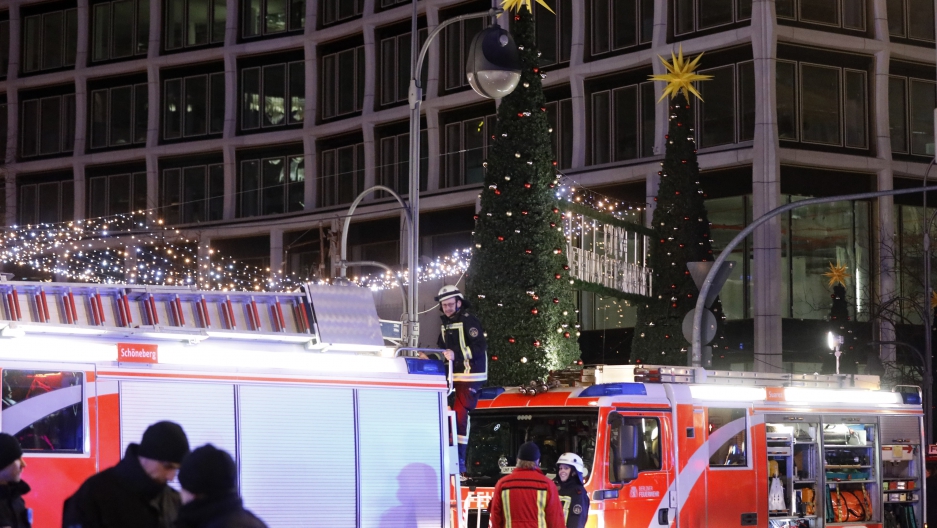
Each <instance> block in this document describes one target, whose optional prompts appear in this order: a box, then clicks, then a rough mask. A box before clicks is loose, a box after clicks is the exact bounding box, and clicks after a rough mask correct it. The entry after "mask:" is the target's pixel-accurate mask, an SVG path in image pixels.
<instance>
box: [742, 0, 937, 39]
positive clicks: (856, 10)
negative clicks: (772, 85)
mask: <svg viewBox="0 0 937 528" xmlns="http://www.w3.org/2000/svg"><path fill="white" fill-rule="evenodd" d="M889 1H891V0H889ZM899 1H901V0H899ZM749 4H751V2H749ZM775 9H776V10H777V15H778V19H781V20H784V19H787V20H795V21H797V22H805V23H808V24H822V25H824V26H832V27H837V28H843V29H851V30H856V31H865V11H866V7H865V0H777V2H776V3H775ZM933 12H934V11H933V6H931V15H933ZM931 18H932V19H933V16H931ZM933 25H934V24H933V23H931V35H933Z"/></svg>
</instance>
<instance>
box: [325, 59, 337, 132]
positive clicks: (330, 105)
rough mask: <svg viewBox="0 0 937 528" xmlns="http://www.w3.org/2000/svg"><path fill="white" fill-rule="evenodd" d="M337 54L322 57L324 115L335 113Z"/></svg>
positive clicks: (328, 115) (331, 115)
mask: <svg viewBox="0 0 937 528" xmlns="http://www.w3.org/2000/svg"><path fill="white" fill-rule="evenodd" d="M334 79H335V55H327V56H325V57H323V59H322V117H324V118H329V117H333V116H334V115H335V81H334Z"/></svg>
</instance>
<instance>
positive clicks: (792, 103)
mask: <svg viewBox="0 0 937 528" xmlns="http://www.w3.org/2000/svg"><path fill="white" fill-rule="evenodd" d="M796 66H797V65H796V64H795V63H793V62H782V61H778V63H777V81H776V82H777V90H778V94H777V98H778V137H780V138H781V139H793V140H796V139H797V100H796V91H795V89H794V87H795V83H796V81H797V79H796V75H795V72H796V71H797V69H796Z"/></svg>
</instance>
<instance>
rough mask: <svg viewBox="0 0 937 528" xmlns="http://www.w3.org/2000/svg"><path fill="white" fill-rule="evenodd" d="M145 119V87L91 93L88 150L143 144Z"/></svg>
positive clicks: (123, 87)
mask: <svg viewBox="0 0 937 528" xmlns="http://www.w3.org/2000/svg"><path fill="white" fill-rule="evenodd" d="M146 118H147V85H146V83H140V84H133V85H128V86H117V87H114V88H102V89H100V90H91V111H90V116H89V121H90V122H91V138H90V139H91V141H90V146H91V148H93V149H98V148H105V147H120V146H125V145H132V144H133V145H141V144H145V143H146V123H147V121H146Z"/></svg>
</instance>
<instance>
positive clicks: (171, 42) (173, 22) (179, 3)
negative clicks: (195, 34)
mask: <svg viewBox="0 0 937 528" xmlns="http://www.w3.org/2000/svg"><path fill="white" fill-rule="evenodd" d="M184 36H185V0H166V44H165V46H166V49H168V50H171V49H178V48H181V47H182V45H183V42H184Z"/></svg>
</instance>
